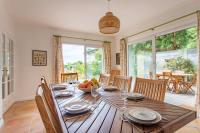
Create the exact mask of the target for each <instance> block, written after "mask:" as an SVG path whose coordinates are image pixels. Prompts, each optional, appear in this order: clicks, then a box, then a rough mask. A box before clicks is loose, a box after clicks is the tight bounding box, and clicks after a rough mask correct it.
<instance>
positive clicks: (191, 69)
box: [164, 56, 195, 74]
mask: <svg viewBox="0 0 200 133" xmlns="http://www.w3.org/2000/svg"><path fill="white" fill-rule="evenodd" d="M165 62H166V64H165V66H164V67H166V68H168V69H170V70H172V71H174V70H181V71H184V72H185V73H190V74H194V73H195V65H194V64H193V63H192V61H191V60H190V59H185V58H183V57H182V56H180V57H177V58H173V59H166V60H165Z"/></svg>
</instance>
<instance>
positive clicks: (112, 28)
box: [99, 0, 120, 34]
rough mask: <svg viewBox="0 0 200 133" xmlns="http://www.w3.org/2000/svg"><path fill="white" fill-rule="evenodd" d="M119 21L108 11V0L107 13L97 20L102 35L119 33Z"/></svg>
mask: <svg viewBox="0 0 200 133" xmlns="http://www.w3.org/2000/svg"><path fill="white" fill-rule="evenodd" d="M119 29H120V21H119V19H118V18H117V17H116V16H114V15H113V13H112V12H111V11H110V0H108V12H107V13H106V15H105V16H103V17H101V19H100V20H99V30H100V32H101V33H103V34H114V33H117V32H119Z"/></svg>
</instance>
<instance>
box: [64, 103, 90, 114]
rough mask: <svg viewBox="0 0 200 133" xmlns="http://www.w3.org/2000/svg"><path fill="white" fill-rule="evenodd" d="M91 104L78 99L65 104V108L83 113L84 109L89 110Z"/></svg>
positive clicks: (71, 111)
mask: <svg viewBox="0 0 200 133" xmlns="http://www.w3.org/2000/svg"><path fill="white" fill-rule="evenodd" d="M89 105H90V104H89V103H88V102H83V101H76V102H71V103H68V104H66V105H64V109H65V110H66V111H67V112H70V113H81V112H82V111H85V110H87V109H88V107H89Z"/></svg>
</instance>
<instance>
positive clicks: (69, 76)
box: [61, 73, 78, 83]
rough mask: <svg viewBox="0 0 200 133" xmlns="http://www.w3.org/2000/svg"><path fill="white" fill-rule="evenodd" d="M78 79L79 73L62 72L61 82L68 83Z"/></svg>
mask: <svg viewBox="0 0 200 133" xmlns="http://www.w3.org/2000/svg"><path fill="white" fill-rule="evenodd" d="M74 80H78V73H62V74H61V82H62V83H66V82H69V81H74Z"/></svg>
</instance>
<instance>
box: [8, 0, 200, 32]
mask: <svg viewBox="0 0 200 133" xmlns="http://www.w3.org/2000/svg"><path fill="white" fill-rule="evenodd" d="M5 4H6V8H7V9H8V11H9V13H10V15H11V16H12V18H13V19H14V21H16V22H17V23H28V24H37V25H42V26H48V27H52V28H59V29H65V30H71V31H79V32H87V33H99V30H98V21H99V19H100V17H101V16H103V15H104V14H105V12H106V11H107V1H106V0H5ZM198 4H199V6H197V5H198ZM199 7H200V1H199V0H111V10H112V11H113V13H114V15H116V16H117V17H119V18H120V21H121V29H120V33H124V32H127V31H129V30H130V29H132V31H134V30H135V29H137V28H138V27H140V26H141V27H142V25H143V26H147V25H148V26H150V25H153V24H156V23H158V22H159V21H161V20H162V21H164V20H168V19H170V18H173V17H175V15H180V14H182V13H184V12H190V11H191V10H196V8H199ZM199 9H200V8H199ZM172 12H173V13H172ZM156 18H157V19H156Z"/></svg>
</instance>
